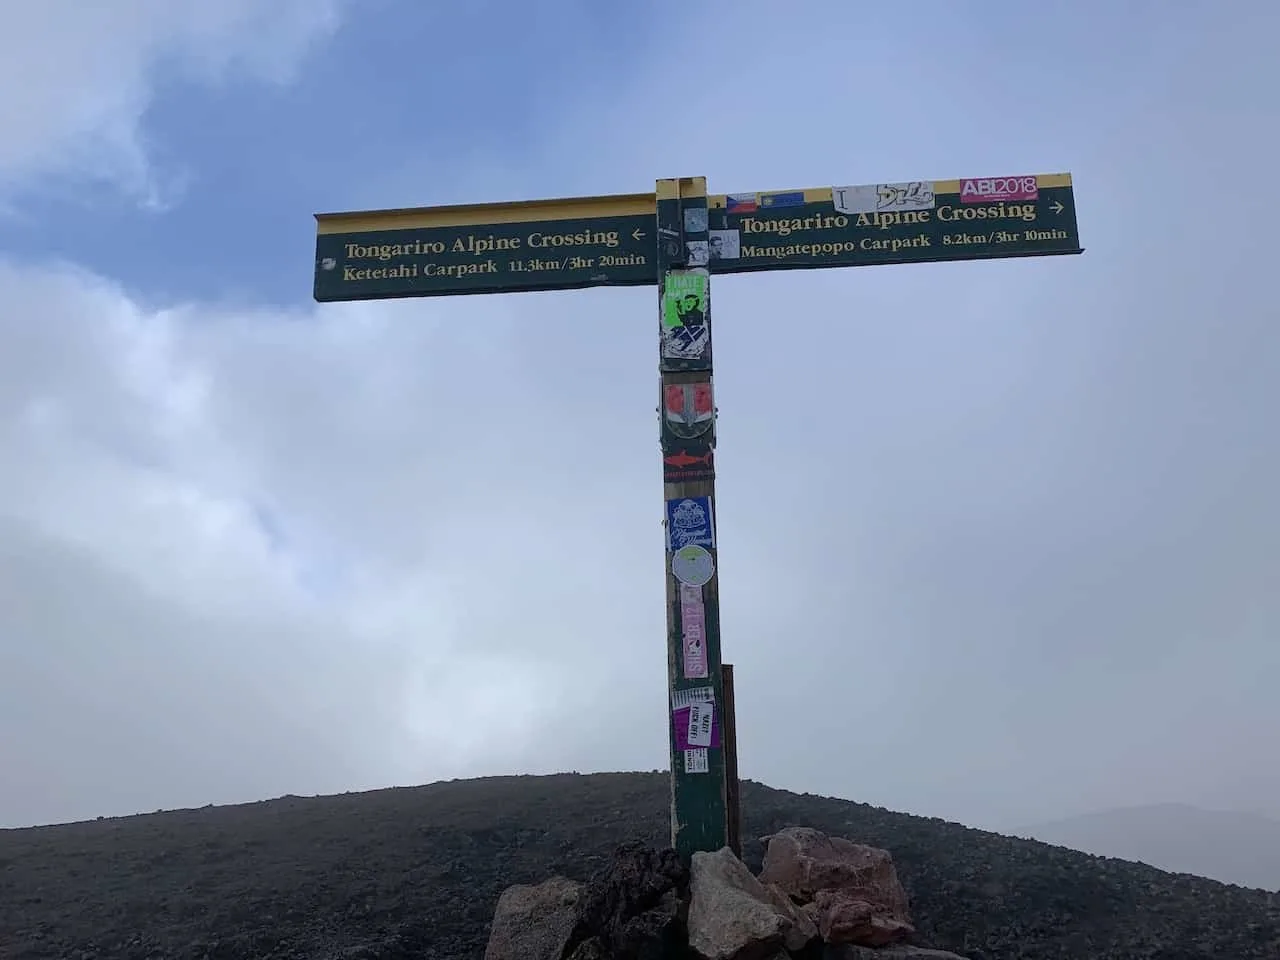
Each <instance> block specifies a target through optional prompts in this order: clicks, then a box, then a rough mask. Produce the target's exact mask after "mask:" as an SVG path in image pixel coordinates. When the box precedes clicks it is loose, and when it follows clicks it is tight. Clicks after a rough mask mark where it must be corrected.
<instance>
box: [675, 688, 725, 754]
mask: <svg viewBox="0 0 1280 960" xmlns="http://www.w3.org/2000/svg"><path fill="white" fill-rule="evenodd" d="M715 713H716V710H715V704H713V703H711V702H709V701H705V700H703V701H699V702H697V703H692V704H690V705H689V706H687V707H680V708H679V709H678V710H675V711H674V712H673V713H672V715H671V722H672V724H673V725H674V726H675V732H676V749H677V750H690V749H693V748H695V747H716V748H719V746H720V724H719V723H717V722H716V716H715Z"/></svg>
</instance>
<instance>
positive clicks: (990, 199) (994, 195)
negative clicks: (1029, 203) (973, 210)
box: [960, 175, 1040, 203]
mask: <svg viewBox="0 0 1280 960" xmlns="http://www.w3.org/2000/svg"><path fill="white" fill-rule="evenodd" d="M1039 197H1040V188H1039V186H1038V184H1037V183H1036V178H1035V176H1034V175H1028V176H1023V177H978V178H976V179H973V180H961V181H960V202H961V203H994V202H998V201H1001V200H1037V199H1039Z"/></svg>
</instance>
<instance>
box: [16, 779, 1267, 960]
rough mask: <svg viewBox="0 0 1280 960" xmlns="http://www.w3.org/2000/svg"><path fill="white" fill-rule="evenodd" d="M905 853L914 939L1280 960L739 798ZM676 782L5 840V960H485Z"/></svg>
mask: <svg viewBox="0 0 1280 960" xmlns="http://www.w3.org/2000/svg"><path fill="white" fill-rule="evenodd" d="M742 805H743V821H744V823H743V836H744V838H751V839H744V849H743V859H744V860H746V861H747V863H748V865H749V866H751V867H752V868H753V869H758V868H759V866H760V858H761V856H762V854H763V851H762V849H761V845H760V843H759V841H758V840H757V839H754V838H757V837H760V836H762V835H765V834H768V833H771V832H773V831H775V830H778V829H780V828H782V827H784V826H788V825H792V824H796V825H805V826H813V827H817V828H818V829H820V830H825V831H827V832H829V833H835V834H839V835H842V836H847V837H850V838H852V839H855V840H859V841H863V842H867V843H871V844H874V845H876V846H882V847H885V848H887V849H888V850H890V851H891V852H892V853H893V856H894V860H895V862H896V863H897V865H898V872H899V875H900V877H901V879H902V882H903V884H904V886H905V887H906V888H907V892H908V894H909V895H910V897H911V904H912V912H913V915H914V917H915V919H916V923H917V926H918V928H919V931H920V934H921V936H922V937H923V938H924V939H925V940H927V941H929V942H930V943H932V944H933V945H935V946H938V947H942V948H945V949H950V950H954V951H956V952H957V953H962V954H968V955H970V956H973V957H975V958H977V957H980V958H984V960H1031V958H1036V960H1048V958H1055V960H1057V958H1073V960H1074V958H1079V960H1193V958H1194V960H1209V958H1212V960H1255V958H1256V960H1280V895H1277V894H1272V893H1266V892H1263V891H1255V890H1245V889H1241V888H1239V887H1231V886H1225V885H1223V884H1220V883H1215V882H1213V881H1210V880H1201V879H1198V878H1194V877H1188V876H1181V875H1173V874H1167V873H1163V872H1161V871H1159V870H1156V869H1154V868H1151V867H1146V866H1142V865H1139V864H1132V863H1125V862H1122V861H1118V860H1107V859H1102V858H1098V857H1091V856H1088V855H1087V854H1083V853H1076V852H1074V851H1069V850H1066V849H1063V848H1060V847H1051V846H1048V845H1045V844H1041V843H1035V842H1033V841H1027V840H1014V839H1010V838H1006V837H1001V836H997V835H996V834H991V833H984V832H982V831H978V830H970V829H968V828H966V827H962V826H959V825H958V824H953V823H947V822H944V821H942V820H932V819H925V818H921V817H911V816H907V815H905V814H897V813H891V812H889V811H887V810H883V809H880V808H877V807H869V806H866V805H863V804H856V803H850V802H847V801H844V800H833V799H827V798H823V797H814V796H809V795H804V796H800V795H797V794H793V793H788V792H785V791H780V790H772V789H770V788H768V787H765V786H762V785H760V784H755V783H750V782H747V783H744V784H743V788H742ZM666 834H667V778H666V774H665V773H627V774H596V775H592V776H579V775H576V774H562V775H557V776H550V777H500V778H488V779H483V780H466V781H453V782H449V783H437V784H432V785H429V786H425V787H413V788H403V789H394V790H380V791H375V792H372V793H363V794H343V795H341V796H335V797H315V798H304V797H283V798H280V799H278V800H271V801H267V802H264V803H253V804H244V805H240V806H233V807H206V808H204V809H200V810H180V811H173V812H166V813H156V814H150V815H146V816H138V817H125V818H117V819H108V820H98V821H91V822H87V823H80V824H71V825H66V826H57V827H41V828H35V829H29V830H8V831H0V958H3V960H37V958H39V960H52V958H57V960H65V958H70V960H108V958H137V960H144V958H173V960H179V958H180V960H188V958H191V960H195V958H208V960H239V958H246V960H247V958H254V960H303V958H306V960H331V958H332V960H339V958H341V960H400V958H431V960H455V958H456V960H462V958H468V960H478V958H480V957H482V955H483V952H484V944H485V942H486V939H487V937H488V924H489V918H490V916H491V914H492V911H493V905H494V903H495V902H496V900H497V898H498V894H499V893H501V892H502V890H503V889H504V888H505V887H506V886H508V885H509V884H512V883H536V882H538V881H540V880H543V879H545V878H546V877H547V876H549V875H551V874H553V873H561V874H564V875H566V876H569V877H573V878H576V879H585V878H587V877H588V876H589V875H590V874H591V872H592V871H593V870H594V869H595V868H596V867H597V866H599V865H600V864H601V863H602V862H603V860H604V859H605V858H607V856H608V855H609V853H610V852H611V851H612V849H613V847H614V846H615V845H616V844H618V843H620V842H622V841H624V840H627V839H632V838H638V839H643V840H645V841H647V842H650V843H654V844H658V845H663V844H665V842H666Z"/></svg>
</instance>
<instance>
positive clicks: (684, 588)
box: [680, 583, 707, 680]
mask: <svg viewBox="0 0 1280 960" xmlns="http://www.w3.org/2000/svg"><path fill="white" fill-rule="evenodd" d="M680 631H681V633H682V634H683V636H684V678H685V679H686V680H702V679H705V678H706V676H707V610H706V607H704V606H703V605H702V588H701V587H695V586H691V585H689V584H687V583H682V584H680Z"/></svg>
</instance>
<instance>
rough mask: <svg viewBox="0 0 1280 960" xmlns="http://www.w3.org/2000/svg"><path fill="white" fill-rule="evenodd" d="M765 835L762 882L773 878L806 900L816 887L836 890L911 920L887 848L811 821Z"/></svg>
mask: <svg viewBox="0 0 1280 960" xmlns="http://www.w3.org/2000/svg"><path fill="white" fill-rule="evenodd" d="M766 840H767V841H768V847H767V848H766V849H765V854H764V869H762V870H761V871H760V880H761V882H762V883H775V884H777V885H778V887H779V888H780V889H781V890H782V891H783V893H786V894H787V895H788V896H790V897H792V898H794V899H796V900H799V901H801V902H809V901H812V900H813V899H814V897H815V896H816V894H817V893H818V891H819V890H840V891H843V892H844V893H846V894H848V895H849V897H850V899H854V900H865V901H866V902H867V903H870V904H872V905H873V906H875V907H876V908H877V912H879V913H881V914H883V915H885V916H889V917H892V918H893V919H894V920H900V921H902V922H903V923H910V922H911V914H910V911H909V910H908V906H907V892H906V891H905V890H903V889H902V884H901V883H899V882H898V872H897V870H895V869H894V866H893V857H891V856H890V855H889V851H887V850H881V849H879V848H878V847H868V846H865V845H863V844H861V843H853V842H852V841H850V840H846V839H844V838H843V837H829V836H827V835H826V834H825V833H823V832H821V831H820V830H814V829H812V828H811V827H787V828H786V829H785V830H782V831H779V832H778V833H775V834H774V835H773V836H771V837H767V838H766Z"/></svg>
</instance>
